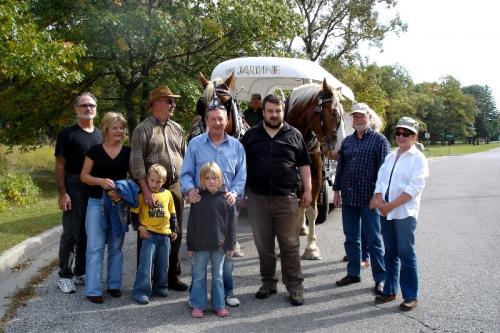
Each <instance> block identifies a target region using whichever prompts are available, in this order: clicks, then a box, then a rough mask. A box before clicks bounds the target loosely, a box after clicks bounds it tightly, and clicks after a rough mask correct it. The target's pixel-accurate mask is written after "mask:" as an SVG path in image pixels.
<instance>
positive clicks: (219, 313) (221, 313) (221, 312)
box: [214, 308, 229, 317]
mask: <svg viewBox="0 0 500 333" xmlns="http://www.w3.org/2000/svg"><path fill="white" fill-rule="evenodd" d="M214 312H215V314H216V315H217V316H219V317H227V316H229V311H228V310H227V309H226V308H222V309H218V310H215V311H214Z"/></svg>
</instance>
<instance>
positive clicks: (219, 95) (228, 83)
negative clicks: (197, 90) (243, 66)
mask: <svg viewBox="0 0 500 333" xmlns="http://www.w3.org/2000/svg"><path fill="white" fill-rule="evenodd" d="M199 79H200V82H201V85H202V86H203V89H204V90H203V94H202V99H203V102H204V103H205V109H206V108H208V105H209V104H210V102H211V101H212V100H213V99H218V100H219V101H221V102H222V103H226V102H227V101H228V100H229V99H230V98H231V93H230V90H231V89H232V88H233V87H234V83H235V77H234V72H232V73H231V75H229V76H228V77H227V78H226V79H225V80H222V79H221V78H220V77H218V78H215V79H214V80H213V81H208V80H207V79H206V78H205V76H204V75H203V73H200V75H199Z"/></svg>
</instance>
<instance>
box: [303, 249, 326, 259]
mask: <svg viewBox="0 0 500 333" xmlns="http://www.w3.org/2000/svg"><path fill="white" fill-rule="evenodd" d="M302 259H304V260H321V259H323V257H321V254H320V253H319V251H315V252H310V251H307V250H306V251H304V254H303V255H302Z"/></svg>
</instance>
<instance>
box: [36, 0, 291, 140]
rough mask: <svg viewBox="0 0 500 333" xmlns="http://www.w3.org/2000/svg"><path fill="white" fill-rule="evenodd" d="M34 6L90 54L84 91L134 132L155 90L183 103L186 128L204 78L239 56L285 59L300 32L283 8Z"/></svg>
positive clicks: (235, 4)
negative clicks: (162, 88)
mask: <svg viewBox="0 0 500 333" xmlns="http://www.w3.org/2000/svg"><path fill="white" fill-rule="evenodd" d="M34 6H35V10H36V11H37V13H39V16H40V17H41V20H40V24H43V25H44V26H46V27H49V26H50V27H56V30H57V32H58V34H59V35H60V36H64V38H66V39H68V40H70V41H72V42H74V43H82V44H84V45H85V46H86V48H87V53H86V56H85V58H84V59H83V60H82V61H81V62H80V65H81V67H82V71H83V72H84V75H85V79H84V81H83V82H82V85H81V86H80V90H92V91H93V92H95V93H96V95H97V96H98V98H99V101H100V102H99V103H100V106H99V108H100V112H101V113H102V112H103V111H107V110H120V111H123V112H124V113H125V114H126V117H127V119H128V121H129V126H130V129H131V130H133V128H134V127H135V125H136V123H137V122H138V121H140V120H141V119H143V118H144V117H145V115H146V110H145V104H146V101H147V98H148V94H149V91H150V90H151V89H153V88H154V87H155V86H156V85H158V84H165V83H167V84H168V85H169V86H170V87H171V89H172V90H173V91H174V92H177V93H180V94H181V95H182V98H181V99H179V104H178V110H180V112H177V113H176V117H177V120H180V121H181V123H184V124H187V123H189V121H190V119H191V116H192V111H193V109H194V107H193V105H194V104H195V101H196V99H197V97H198V96H199V95H200V87H199V84H198V83H197V79H196V78H197V75H198V72H199V71H200V70H203V71H205V72H206V71H208V70H209V69H211V68H213V67H214V66H215V64H216V63H218V62H220V61H223V60H226V59H228V58H232V57H237V56H245V55H246V56H251V55H257V54H265V55H283V54H284V45H285V43H286V41H287V40H289V39H290V38H292V36H293V35H295V34H296V33H297V32H298V31H300V22H299V21H298V15H296V14H295V13H293V11H292V10H291V9H290V8H289V7H288V6H286V3H285V2H284V1H276V2H272V3H271V2H269V1H263V0H249V1H244V2H243V1H237V0H220V1H211V0H198V1H158V0H149V1H139V0H135V1H119V0H114V1H111V0H96V1H92V2H84V1H78V2H75V1H69V0H36V1H35V0H34Z"/></svg>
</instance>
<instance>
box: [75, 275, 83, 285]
mask: <svg viewBox="0 0 500 333" xmlns="http://www.w3.org/2000/svg"><path fill="white" fill-rule="evenodd" d="M73 283H74V284H76V285H77V286H83V285H85V274H84V275H75V276H73Z"/></svg>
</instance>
